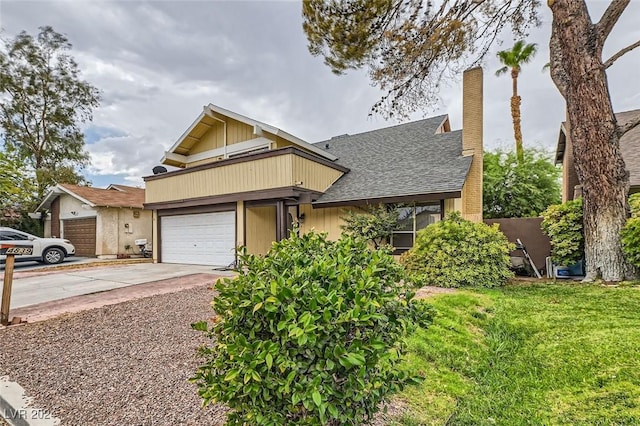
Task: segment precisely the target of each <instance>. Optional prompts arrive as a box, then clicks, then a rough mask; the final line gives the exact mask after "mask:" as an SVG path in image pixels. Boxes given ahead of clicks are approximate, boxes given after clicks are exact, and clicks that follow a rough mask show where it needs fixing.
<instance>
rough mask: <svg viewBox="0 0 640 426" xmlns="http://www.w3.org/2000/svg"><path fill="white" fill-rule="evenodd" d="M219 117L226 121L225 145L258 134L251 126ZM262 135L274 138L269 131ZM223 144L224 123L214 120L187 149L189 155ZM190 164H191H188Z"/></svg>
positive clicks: (249, 138) (219, 146) (254, 136)
mask: <svg viewBox="0 0 640 426" xmlns="http://www.w3.org/2000/svg"><path fill="white" fill-rule="evenodd" d="M220 119H222V120H224V121H226V122H227V145H233V144H234V143H238V142H244V141H248V140H251V139H255V138H257V137H258V135H254V134H253V126H250V125H248V124H245V123H241V122H240V121H237V120H233V119H231V118H228V117H223V116H220ZM263 133H264V134H263V135H262V137H264V138H267V139H271V140H273V141H275V140H276V137H275V136H273V135H272V134H270V133H267V132H263ZM223 146H224V123H220V122H216V124H215V125H214V126H213V127H211V128H210V129H209V130H208V131H207V132H206V133H205V134H203V135H202V137H201V138H200V140H199V141H197V142H196V143H195V144H194V145H193V147H192V148H191V149H190V150H189V155H193V154H198V153H200V152H204V151H209V150H211V149H216V148H222V147H223ZM190 166H192V164H190Z"/></svg>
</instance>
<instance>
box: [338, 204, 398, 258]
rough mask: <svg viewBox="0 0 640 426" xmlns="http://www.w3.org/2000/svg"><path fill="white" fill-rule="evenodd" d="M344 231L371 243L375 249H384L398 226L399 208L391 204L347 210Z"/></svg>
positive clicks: (344, 218) (344, 217) (343, 217)
mask: <svg viewBox="0 0 640 426" xmlns="http://www.w3.org/2000/svg"><path fill="white" fill-rule="evenodd" d="M342 220H343V221H344V223H345V224H344V225H343V226H342V229H343V231H344V232H346V233H347V234H349V235H353V236H354V237H362V238H364V239H366V240H368V241H370V242H371V243H372V244H373V246H374V247H375V248H380V247H384V246H385V245H386V244H387V243H388V242H389V240H390V239H391V234H393V231H394V229H396V227H397V226H398V208H397V207H396V206H394V205H391V204H386V205H385V204H380V205H377V206H367V207H364V208H361V209H360V210H355V211H354V210H347V211H346V212H345V214H344V216H342Z"/></svg>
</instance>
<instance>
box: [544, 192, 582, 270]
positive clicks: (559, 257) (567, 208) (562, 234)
mask: <svg viewBox="0 0 640 426" xmlns="http://www.w3.org/2000/svg"><path fill="white" fill-rule="evenodd" d="M542 217H543V220H542V225H541V226H542V232H544V233H545V234H546V235H548V236H549V238H550V240H551V260H553V263H555V264H556V265H566V266H569V265H573V264H574V263H576V262H577V261H579V260H580V259H582V258H583V257H584V234H583V231H582V198H578V199H576V200H571V201H567V202H565V203H563V204H557V205H554V206H549V208H548V209H547V210H545V211H544V212H543V213H542Z"/></svg>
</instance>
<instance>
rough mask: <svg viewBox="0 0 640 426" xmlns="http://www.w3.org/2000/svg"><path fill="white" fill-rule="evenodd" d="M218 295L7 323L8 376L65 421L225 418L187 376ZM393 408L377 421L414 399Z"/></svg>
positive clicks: (1, 342)
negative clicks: (195, 326)
mask: <svg viewBox="0 0 640 426" xmlns="http://www.w3.org/2000/svg"><path fill="white" fill-rule="evenodd" d="M440 292H442V289H439V290H434V289H425V291H424V292H423V293H422V294H421V295H420V296H422V297H428V296H429V295H431V294H433V293H440ZM447 292H448V291H447ZM212 297H213V296H212V291H211V290H210V289H209V288H207V286H202V287H197V288H193V289H189V290H184V291H180V292H177V293H171V294H163V295H158V296H153V297H148V298H145V299H138V300H133V301H130V302H124V303H120V304H117V305H111V306H105V307H102V308H98V309H92V310H89V311H84V312H81V313H76V314H70V315H65V316H62V317H58V318H55V319H51V320H47V321H43V322H38V323H34V324H27V325H24V326H17V327H10V328H8V329H5V330H0V376H5V375H7V376H9V378H10V380H13V381H17V382H18V383H19V384H20V385H21V386H22V387H24V388H25V390H26V392H27V395H29V396H31V397H33V398H34V403H33V406H34V407H37V408H41V409H45V410H49V411H50V412H52V413H53V414H54V415H55V416H56V417H58V418H59V419H61V421H62V425H83V426H84V425H89V424H90V425H114V424H119V425H140V426H142V425H211V426H216V425H223V424H224V420H225V408H224V407H222V406H219V405H216V406H209V407H207V408H206V409H202V408H201V400H200V399H199V397H198V396H197V394H196V387H195V385H193V384H191V383H189V382H188V381H187V379H188V378H189V377H190V376H191V375H192V374H193V372H194V371H195V369H196V367H197V365H198V363H199V360H198V358H197V357H196V348H197V347H198V346H200V345H201V344H202V343H204V341H205V339H204V338H203V336H202V334H201V333H199V332H196V331H193V330H191V328H190V324H191V323H192V322H195V321H198V320H201V319H206V318H210V317H211V316H212V313H213V312H212V310H211V308H210V302H211V299H212ZM387 409H388V415H386V416H385V415H383V414H382V413H380V415H379V416H378V417H377V418H376V419H375V420H374V421H373V422H372V423H371V424H372V426H384V425H386V424H388V423H389V421H388V420H387V419H388V418H389V417H397V416H399V415H400V414H401V413H402V412H403V411H404V406H403V404H402V403H401V402H400V401H396V402H392V403H390V404H389V405H387ZM1 425H3V422H2V419H1V418H0V426H1Z"/></svg>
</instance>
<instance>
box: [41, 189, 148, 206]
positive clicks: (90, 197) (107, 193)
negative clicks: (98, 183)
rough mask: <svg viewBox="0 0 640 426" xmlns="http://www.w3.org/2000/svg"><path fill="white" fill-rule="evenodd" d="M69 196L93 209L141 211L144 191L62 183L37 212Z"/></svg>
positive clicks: (45, 199) (47, 197)
mask: <svg viewBox="0 0 640 426" xmlns="http://www.w3.org/2000/svg"><path fill="white" fill-rule="evenodd" d="M63 194H67V195H70V196H72V197H74V198H76V199H77V200H79V201H81V202H83V203H84V204H87V205H89V206H91V207H131V208H137V209H141V208H143V203H144V189H143V188H135V187H132V186H126V185H109V187H108V188H107V189H102V188H93V187H90V186H80V185H71V184H67V183H62V184H58V185H56V186H54V187H53V188H52V189H51V190H50V191H49V193H48V194H47V195H46V197H45V198H44V200H43V201H42V203H40V205H39V206H38V208H37V209H36V211H40V210H42V209H43V208H50V206H51V203H52V202H53V201H54V200H55V199H56V198H58V197H59V196H60V195H63Z"/></svg>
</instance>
